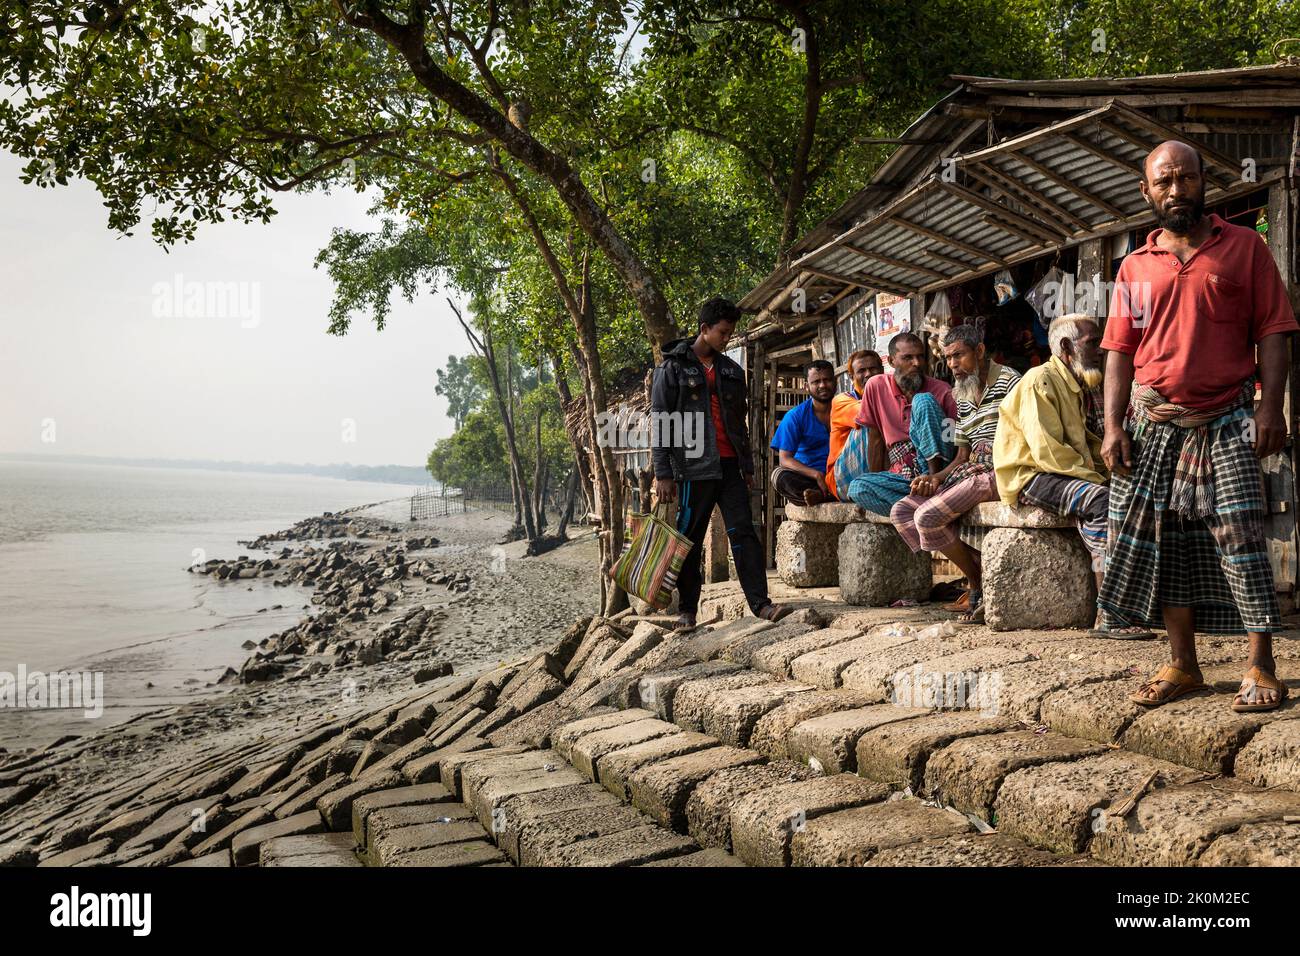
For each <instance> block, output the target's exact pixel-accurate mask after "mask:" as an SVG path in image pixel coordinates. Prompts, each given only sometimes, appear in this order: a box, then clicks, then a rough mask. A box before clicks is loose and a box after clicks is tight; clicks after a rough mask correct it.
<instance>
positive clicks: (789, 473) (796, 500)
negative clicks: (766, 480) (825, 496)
mask: <svg viewBox="0 0 1300 956" xmlns="http://www.w3.org/2000/svg"><path fill="white" fill-rule="evenodd" d="M772 483H773V484H774V485H776V490H777V491H779V492H780V493H781V496H782V497H783V498H785V500H786V501H788V502H790V504H792V505H801V504H804V498H803V493H804V492H805V491H808V490H810V489H812V488H817V489H819V490H820V488H821V486H820V485H818V484H817V479H816V478H809V477H808V476H807V475H805V474H804V473H803V472H801V471H795V470H794V469H793V468H777V469H776V470H775V471H773V472H772Z"/></svg>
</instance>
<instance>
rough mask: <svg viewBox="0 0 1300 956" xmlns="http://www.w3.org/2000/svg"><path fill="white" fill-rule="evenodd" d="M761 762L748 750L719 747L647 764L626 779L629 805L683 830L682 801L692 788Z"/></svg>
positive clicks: (663, 823) (683, 808) (656, 819)
mask: <svg viewBox="0 0 1300 956" xmlns="http://www.w3.org/2000/svg"><path fill="white" fill-rule="evenodd" d="M763 759H764V758H763V757H762V756H761V755H760V754H756V753H754V751H752V750H745V749H744V748H741V747H726V746H721V747H710V748H708V749H705V750H699V751H696V752H694V753H689V754H682V755H681V756H677V757H670V758H668V759H666V760H659V761H656V762H654V763H651V764H647V765H645V766H643V767H641V768H640V769H638V770H636V771H635V772H633V773H632V774H631V776H629V777H628V778H627V780H628V789H629V791H630V793H631V795H632V805H633V806H634V807H636V808H637V809H638V810H641V811H643V812H645V813H646V814H648V815H649V816H650V817H651V818H652V819H654V820H655V821H656V822H657V823H658V824H659V825H660V826H665V827H670V828H672V829H674V830H685V829H686V801H687V800H689V799H690V796H691V793H692V792H693V791H694V790H695V788H696V786H698V785H699V784H700V783H702V782H703V781H705V780H707V779H708V778H709V777H711V776H712V775H713V774H715V773H718V772H719V771H721V770H726V769H728V768H731V767H743V766H748V765H750V764H756V763H762V762H763Z"/></svg>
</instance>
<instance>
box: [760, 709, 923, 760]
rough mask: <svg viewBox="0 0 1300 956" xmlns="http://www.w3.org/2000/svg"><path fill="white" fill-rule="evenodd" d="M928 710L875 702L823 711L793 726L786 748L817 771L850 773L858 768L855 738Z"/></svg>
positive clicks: (909, 718) (794, 758)
mask: <svg viewBox="0 0 1300 956" xmlns="http://www.w3.org/2000/svg"><path fill="white" fill-rule="evenodd" d="M928 713H930V711H927V710H916V709H912V708H906V707H895V706H893V705H892V704H874V705H872V706H870V707H861V708H859V709H857V710H843V711H836V712H833V713H829V714H823V715H822V716H820V717H813V718H811V719H809V720H805V721H803V722H802V723H800V724H797V725H795V727H793V728H792V729H791V730H790V734H789V736H788V737H787V739H786V750H787V751H788V753H789V756H790V758H791V759H792V760H797V761H799V762H800V763H806V764H808V765H809V766H810V767H812V768H813V769H814V770H815V771H817V772H818V773H826V774H835V773H851V772H852V771H854V770H855V769H857V753H856V747H857V745H858V740H859V738H861V737H862V735H863V734H865V733H866V732H867V731H868V730H872V729H874V728H876V727H881V726H883V725H885V724H889V723H893V722H894V721H897V720H911V719H912V718H914V717H919V716H922V715H924V714H928Z"/></svg>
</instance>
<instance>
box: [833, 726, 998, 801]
mask: <svg viewBox="0 0 1300 956" xmlns="http://www.w3.org/2000/svg"><path fill="white" fill-rule="evenodd" d="M1013 726H1014V724H1012V722H1011V721H1009V720H1005V719H1001V718H996V717H987V716H985V715H984V714H980V713H970V712H965V711H958V712H953V713H943V714H931V715H928V716H924V717H917V718H915V719H913V720H903V721H897V722H894V723H889V724H885V725H883V726H881V727H874V728H872V729H871V730H868V731H867V732H866V733H864V734H863V735H862V736H861V737H859V738H858V742H857V745H856V747H855V751H856V754H857V772H858V773H859V774H860V775H861V776H863V777H869V778H870V779H872V780H876V781H879V782H880V783H884V784H889V785H890V786H893V787H895V788H897V789H899V790H903V789H907V788H910V789H912V790H913V791H919V790H920V789H921V782H922V780H923V779H924V777H925V764H926V761H928V760H929V759H930V755H931V754H933V753H934V752H935V751H936V750H940V749H941V748H943V747H946V746H948V745H949V744H950V743H952V742H953V741H954V740H957V739H959V738H962V737H974V736H978V735H980V734H994V733H1001V732H1004V731H1007V730H1010V729H1012V727H1013Z"/></svg>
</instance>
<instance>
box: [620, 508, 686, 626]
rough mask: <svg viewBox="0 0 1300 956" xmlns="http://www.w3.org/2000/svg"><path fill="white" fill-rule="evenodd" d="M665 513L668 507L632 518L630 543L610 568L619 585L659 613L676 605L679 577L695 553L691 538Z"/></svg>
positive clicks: (629, 532) (629, 529) (629, 531)
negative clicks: (681, 531) (672, 522)
mask: <svg viewBox="0 0 1300 956" xmlns="http://www.w3.org/2000/svg"><path fill="white" fill-rule="evenodd" d="M661 510H662V511H663V513H665V514H666V513H667V505H658V506H656V507H655V509H654V512H653V513H650V514H640V515H638V514H634V515H632V517H631V519H630V521H629V522H628V524H629V528H628V534H629V540H628V543H627V545H625V546H624V548H623V554H622V555H621V556H620V557H619V559H618V560H617V561H615V562H614V566H613V567H611V568H610V569H609V576H610V577H611V578H613V579H614V583H615V584H617V585H618V586H619V587H621V588H622V589H623V590H624V591H626V592H627V593H628V594H631V595H633V596H635V597H639V598H640V599H641V600H643V601H645V602H646V603H647V604H649V605H651V606H652V607H654V608H655V609H657V610H662V609H663V608H666V607H667V606H668V605H669V604H671V603H672V601H673V588H675V587H676V586H677V575H678V573H679V572H680V571H681V570H682V562H683V561H684V560H685V559H686V555H688V554H689V553H690V551H691V539H690V538H688V537H686V535H684V534H682V533H680V532H679V531H678V530H677V529H676V528H674V527H673V526H672V525H670V524H669V523H668V522H667V521H665V520H664V518H663V517H661V515H660V512H661Z"/></svg>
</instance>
